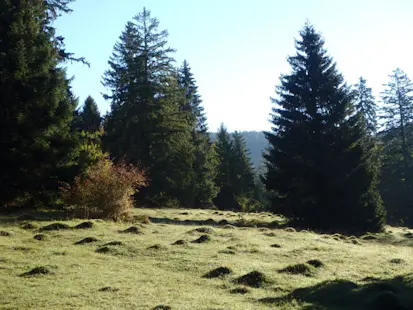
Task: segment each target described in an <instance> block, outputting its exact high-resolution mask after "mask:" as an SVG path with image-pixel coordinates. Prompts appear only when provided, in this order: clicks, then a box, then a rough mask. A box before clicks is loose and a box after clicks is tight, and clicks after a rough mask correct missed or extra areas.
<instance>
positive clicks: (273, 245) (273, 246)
mask: <svg viewBox="0 0 413 310" xmlns="http://www.w3.org/2000/svg"><path fill="white" fill-rule="evenodd" d="M270 247H272V248H277V249H279V248H281V245H279V244H278V243H274V244H271V245H270Z"/></svg>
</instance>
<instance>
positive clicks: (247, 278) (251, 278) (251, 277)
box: [236, 271, 271, 288]
mask: <svg viewBox="0 0 413 310" xmlns="http://www.w3.org/2000/svg"><path fill="white" fill-rule="evenodd" d="M236 283H238V284H241V285H245V286H250V287H255V288H260V287H263V286H265V285H268V284H270V283H271V281H270V280H269V279H268V278H267V277H266V276H265V274H263V273H262V272H259V271H252V272H250V273H247V274H246V275H243V276H241V277H239V278H238V279H236Z"/></svg>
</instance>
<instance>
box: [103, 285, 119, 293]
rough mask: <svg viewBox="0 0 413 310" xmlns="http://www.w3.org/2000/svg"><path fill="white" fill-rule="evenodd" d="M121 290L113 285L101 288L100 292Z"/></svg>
mask: <svg viewBox="0 0 413 310" xmlns="http://www.w3.org/2000/svg"><path fill="white" fill-rule="evenodd" d="M117 291H119V289H118V288H116V287H112V286H105V287H102V288H100V289H99V292H117Z"/></svg>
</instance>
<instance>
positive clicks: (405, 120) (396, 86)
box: [381, 69, 413, 172]
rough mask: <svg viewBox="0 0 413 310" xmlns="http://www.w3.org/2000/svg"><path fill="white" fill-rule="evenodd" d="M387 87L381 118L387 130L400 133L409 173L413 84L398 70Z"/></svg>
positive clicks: (405, 165)
mask: <svg viewBox="0 0 413 310" xmlns="http://www.w3.org/2000/svg"><path fill="white" fill-rule="evenodd" d="M386 86H387V88H386V90H385V91H384V92H383V94H382V100H383V104H384V106H383V109H382V112H383V113H382V116H381V118H382V119H383V120H384V121H385V126H386V129H388V130H389V129H397V130H398V131H399V137H400V142H401V145H400V150H401V154H402V156H403V167H404V170H405V171H406V172H407V170H408V167H409V165H410V164H411V160H412V157H411V154H410V153H411V148H412V146H411V144H410V143H411V142H410V139H409V138H410V137H409V136H408V131H407V130H406V127H407V126H408V125H409V124H412V123H413V84H412V82H411V81H410V79H409V78H408V77H407V75H406V74H405V73H404V72H403V71H402V70H400V69H396V70H394V71H393V74H392V75H390V82H389V83H388V84H387V85H386ZM409 142H410V143H409Z"/></svg>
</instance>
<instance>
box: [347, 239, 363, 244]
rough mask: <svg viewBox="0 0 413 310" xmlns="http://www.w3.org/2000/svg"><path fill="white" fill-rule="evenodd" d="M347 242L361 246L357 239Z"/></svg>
mask: <svg viewBox="0 0 413 310" xmlns="http://www.w3.org/2000/svg"><path fill="white" fill-rule="evenodd" d="M347 242H348V243H351V244H355V245H362V243H361V242H360V241H358V240H357V239H350V240H347Z"/></svg>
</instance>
